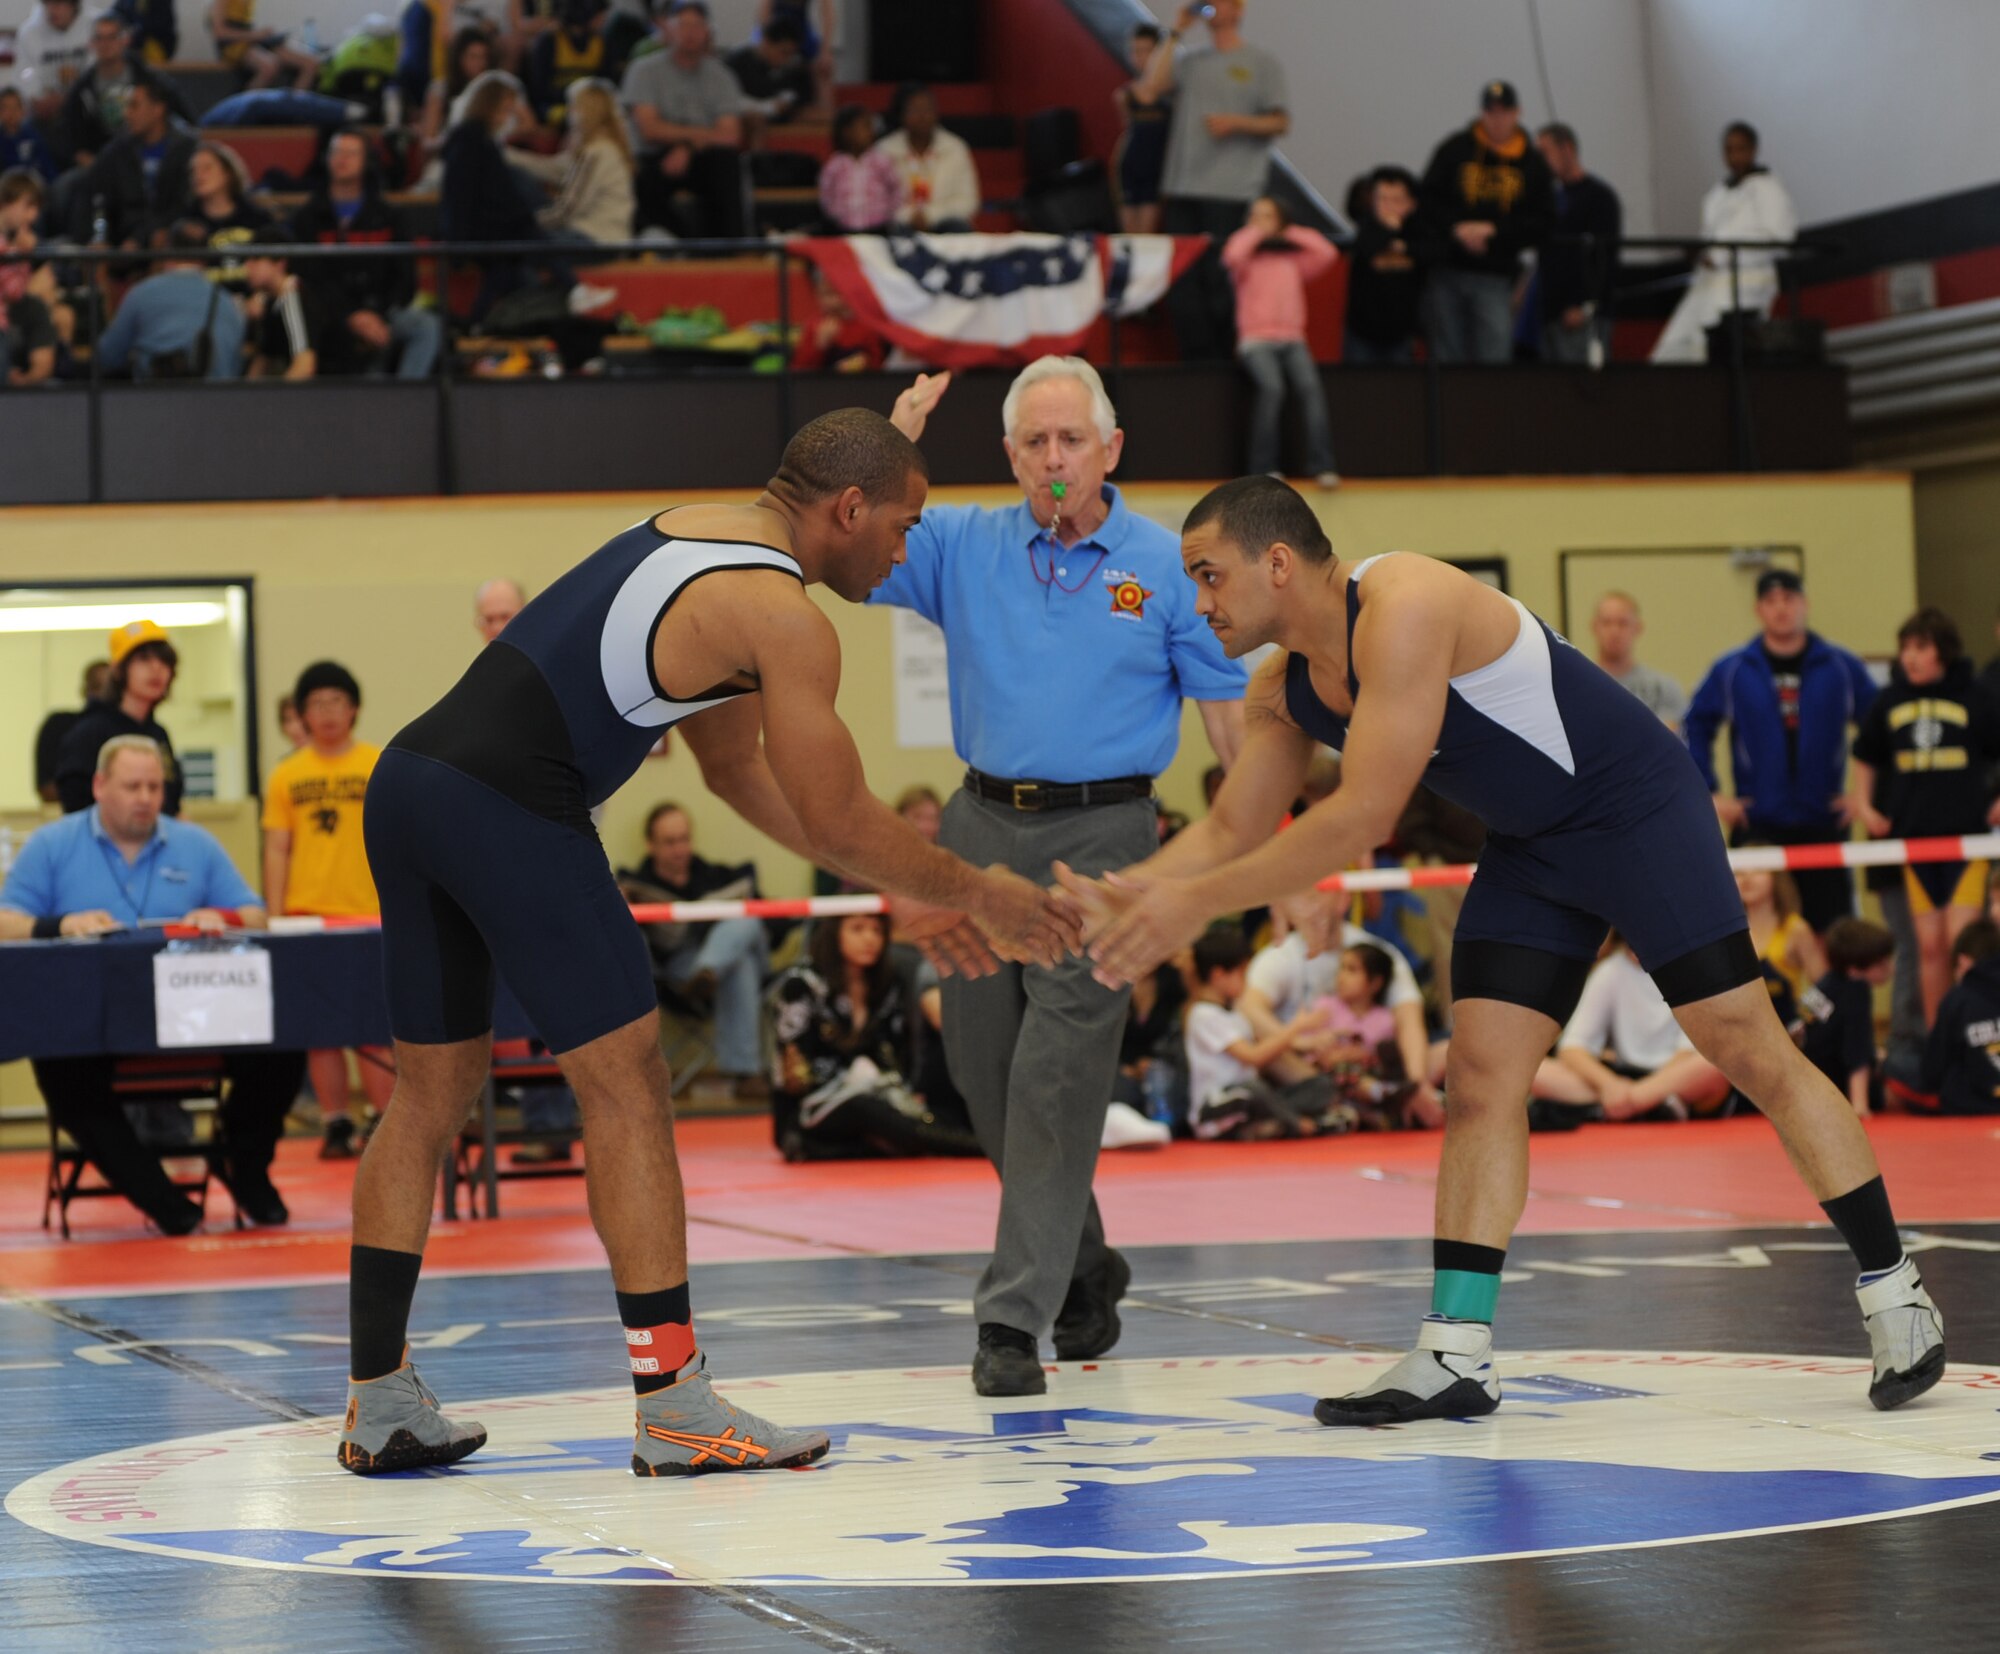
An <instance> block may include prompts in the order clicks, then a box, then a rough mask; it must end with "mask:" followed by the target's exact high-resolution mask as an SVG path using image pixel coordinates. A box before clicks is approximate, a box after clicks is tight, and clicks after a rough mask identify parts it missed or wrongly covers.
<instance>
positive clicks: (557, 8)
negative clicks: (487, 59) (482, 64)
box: [500, 0, 561, 75]
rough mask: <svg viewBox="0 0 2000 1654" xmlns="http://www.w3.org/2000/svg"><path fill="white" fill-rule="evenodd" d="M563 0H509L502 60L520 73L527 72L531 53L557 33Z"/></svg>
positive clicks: (501, 49) (502, 42) (502, 40)
mask: <svg viewBox="0 0 2000 1654" xmlns="http://www.w3.org/2000/svg"><path fill="white" fill-rule="evenodd" d="M560 13H561V0H507V28H506V31H505V32H504V33H503V34H502V35H501V36H500V58H501V61H502V62H503V63H504V64H505V65H506V67H507V68H508V69H510V70H511V71H512V72H513V73H515V74H517V75H521V74H525V73H526V71H527V67H528V59H529V56H530V55H531V54H532V53H533V52H534V50H535V48H536V47H537V46H538V45H540V44H541V42H542V41H543V40H545V39H547V38H548V36H550V35H551V34H553V33H555V30H556V24H557V22H558V20H559V16H560Z"/></svg>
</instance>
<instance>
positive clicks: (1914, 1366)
mask: <svg viewBox="0 0 2000 1654" xmlns="http://www.w3.org/2000/svg"><path fill="white" fill-rule="evenodd" d="M1854 1295H1855V1296H1856V1297H1857V1298H1859V1299H1860V1300H1861V1318H1862V1320H1863V1322H1864V1323H1865V1324H1866V1326H1867V1328H1868V1342H1869V1345H1870V1346H1871V1348H1872V1349H1873V1350H1874V1353H1875V1377H1874V1379H1873V1380H1872V1381H1871V1382H1870V1384H1869V1386H1868V1399H1869V1400H1870V1401H1872V1402H1873V1403H1874V1404H1875V1405H1876V1406H1877V1407H1878V1408H1880V1409H1881V1410H1882V1411H1883V1412H1885V1413H1886V1412H1888V1411H1889V1409H1890V1408H1892V1407H1900V1406H1902V1405H1903V1403H1904V1402H1906V1401H1911V1400H1914V1399H1915V1398H1916V1397H1918V1396H1920V1395H1922V1394H1923V1393H1924V1392H1925V1391H1926V1390H1928V1389H1929V1388H1930V1387H1931V1386H1932V1385H1933V1384H1935V1383H1937V1381H1938V1380H1939V1379H1940V1378H1942V1377H1944V1316H1943V1315H1941V1314H1940V1313H1939V1312H1938V1307H1937V1305H1936V1304H1934V1303H1932V1302H1931V1299H1930V1294H1929V1293H1927V1292H1926V1291H1924V1283H1923V1280H1922V1278H1921V1277H1920V1276H1919V1275H1918V1274H1917V1266H1916V1262H1915V1260H1914V1259H1911V1258H1905V1259H1904V1260H1903V1261H1902V1262H1901V1263H1899V1264H1897V1265H1896V1267H1895V1268H1894V1269H1888V1270H1884V1271H1882V1272H1881V1273H1880V1274H1877V1275H1872V1276H1871V1275H1863V1276H1862V1277H1861V1279H1860V1280H1859V1281H1857V1282H1856V1283H1855V1286H1854Z"/></svg>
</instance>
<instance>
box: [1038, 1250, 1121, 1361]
mask: <svg viewBox="0 0 2000 1654" xmlns="http://www.w3.org/2000/svg"><path fill="white" fill-rule="evenodd" d="M1131 1284H1132V1266H1131V1265H1130V1264H1129V1263H1127V1262H1126V1261H1125V1254H1124V1253H1122V1252H1114V1251H1112V1250H1111V1249H1110V1248H1109V1247H1106V1248H1105V1251H1104V1262H1103V1263H1102V1264H1100V1265H1099V1266H1098V1267H1097V1269H1096V1270H1095V1271H1093V1272H1092V1273H1091V1274H1089V1275H1085V1276H1081V1277H1079V1278H1078V1279H1076V1280H1074V1281H1071V1282H1070V1284H1069V1296H1068V1297H1066V1298H1065V1299H1063V1307H1062V1314H1060V1315H1058V1316H1057V1317H1056V1331H1055V1343H1056V1359H1057V1360H1058V1361H1091V1360H1094V1359H1095V1358H1096V1357H1098V1356H1100V1355H1102V1354H1104V1352H1105V1351H1106V1350H1108V1349H1110V1348H1111V1347H1112V1346H1113V1345H1114V1344H1116V1343H1117V1342H1118V1335H1119V1333H1121V1332H1122V1331H1123V1330H1124V1327H1123V1325H1122V1324H1121V1323H1120V1321H1119V1319H1118V1300H1119V1299H1120V1298H1122V1297H1124V1296H1125V1289H1126V1288H1127V1287H1129V1286H1130V1285H1131Z"/></svg>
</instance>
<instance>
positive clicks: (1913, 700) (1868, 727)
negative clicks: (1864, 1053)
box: [1848, 608, 2000, 1023]
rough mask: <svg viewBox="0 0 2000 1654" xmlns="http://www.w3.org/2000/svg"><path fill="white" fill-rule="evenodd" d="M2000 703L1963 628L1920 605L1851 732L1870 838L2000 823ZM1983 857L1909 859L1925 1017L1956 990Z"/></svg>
mask: <svg viewBox="0 0 2000 1654" xmlns="http://www.w3.org/2000/svg"><path fill="white" fill-rule="evenodd" d="M1996 762H2000V708H1996V707H1994V706H1993V705H1992V704H1991V703H1990V702H1989V701H1988V700H1987V698H1986V693H1985V691H1984V690H1983V689H1981V688H1980V687H1979V684H1978V681H1977V680H1976V679H1975V678H1974V677H1973V674H1972V662H1971V661H1969V660H1967V659H1966V657H1965V646H1964V644H1963V643H1962V642H1961V641H1960V639H1959V635H1958V627H1957V626H1956V625H1954V624H1953V623H1952V620H1951V617H1950V616H1949V615H1947V614H1946V613H1945V612H1944V611H1943V610H1942V609H1936V608H1922V609H1919V610H1918V611H1917V612H1916V613H1915V614H1913V615H1911V616H1910V618H1909V619H1908V620H1906V621H1904V622H1903V624H1902V626H1901V628H1900V629H1898V631H1897V633H1896V670H1895V673H1894V675H1893V676H1892V677H1891V679H1890V681H1889V686H1888V687H1887V688H1886V689H1884V690H1883V691H1882V692H1881V694H1879V695H1877V696H1876V697H1875V701H1874V704H1873V705H1872V706H1870V707H1869V709H1868V715H1867V717H1866V718H1864V719H1863V720H1862V723H1861V729H1860V732H1859V733H1858V734H1857V735H1856V736H1855V738H1854V764H1853V793H1852V796H1851V797H1850V799H1849V801H1848V803H1849V808H1850V809H1851V811H1852V812H1853V814H1854V815H1856V816H1858V817H1859V818H1860V820H1861V824H1862V826H1863V827H1864V828H1865V829H1866V830H1867V833H1868V836H1869V837H1870V838H1956V837H1958V836H1960V835H1962V834H1967V833H1983V832H1985V831H1986V830H1987V829H1988V828H1990V827H1994V826H2000V799H1996V798H1995V797H1994V794H1993V787H1992V781H1991V777H1992V773H1993V766H1994V764H1995V763H1996ZM1986 875H1987V863H1985V862H1979V861H1974V862H1963V861H1944V862H1910V863H1907V864H1905V866H1904V868H1903V892H1904V899H1905V900H1906V901H1907V902H1908V903H1909V913H1910V923H1911V926H1912V928H1913V930H1914V932H1915V935H1916V942H1917V968H1918V972H1919V977H1920V980H1921V983H1922V988H1923V998H1924V1021H1925V1022H1926V1023H1930V1022H1932V1021H1934V1020H1935V1019H1936V1017H1937V1012H1938V1006H1939V1004H1940V1003H1941V1002H1942V1001H1943V999H1944V996H1945V992H1946V990H1947V989H1949V988H1950V986H1951V974H1952V969H1951V944H1952V939H1953V938H1954V937H1956V936H1957V935H1958V933H1959V932H1960V931H1961V930H1963V929H1964V928H1965V927H1966V926H1967V925H1969V924H1971V923H1972V921H1973V920H1974V919H1976V918H1978V917H1979V909H1980V906H1981V905H1982V902H1983V900H1984V897H1985V891H1986Z"/></svg>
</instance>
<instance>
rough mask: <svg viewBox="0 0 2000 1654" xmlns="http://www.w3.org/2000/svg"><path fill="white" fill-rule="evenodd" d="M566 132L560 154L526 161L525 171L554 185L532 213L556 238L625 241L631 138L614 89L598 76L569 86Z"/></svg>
mask: <svg viewBox="0 0 2000 1654" xmlns="http://www.w3.org/2000/svg"><path fill="white" fill-rule="evenodd" d="M567 121H568V126H569V132H568V134H567V136H566V137H565V138H564V140H563V150H562V153H561V154H560V155H557V156H551V157H549V158H547V159H546V160H542V159H540V158H524V159H527V160H528V163H529V171H530V172H531V173H532V174H533V175H534V176H536V177H539V178H542V179H543V180H544V181H545V182H548V183H552V184H554V185H555V186H556V198H555V199H554V200H553V201H551V202H550V203H549V204H548V205H547V206H546V207H544V208H542V210H541V211H540V212H539V213H538V214H537V215H536V216H537V217H538V218H539V219H540V220H541V225H542V228H543V229H544V230H546V231H548V232H549V234H550V235H553V236H555V237H556V238H557V239H559V240H562V239H568V240H578V241H609V242H619V241H630V240H631V239H632V219H633V215H634V213H635V212H636V210H637V205H636V202H635V199H634V196H633V192H632V171H633V162H632V140H631V138H630V136H629V135H628V134H627V132H626V130H625V115H624V111H623V110H621V109H620V108H619V107H618V93H617V89H616V88H615V87H613V86H612V85H611V84H610V82H608V81H602V80H586V81H580V82H578V83H577V84H576V85H575V86H573V87H572V88H571V89H570V93H569V101H568V104H567Z"/></svg>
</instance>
